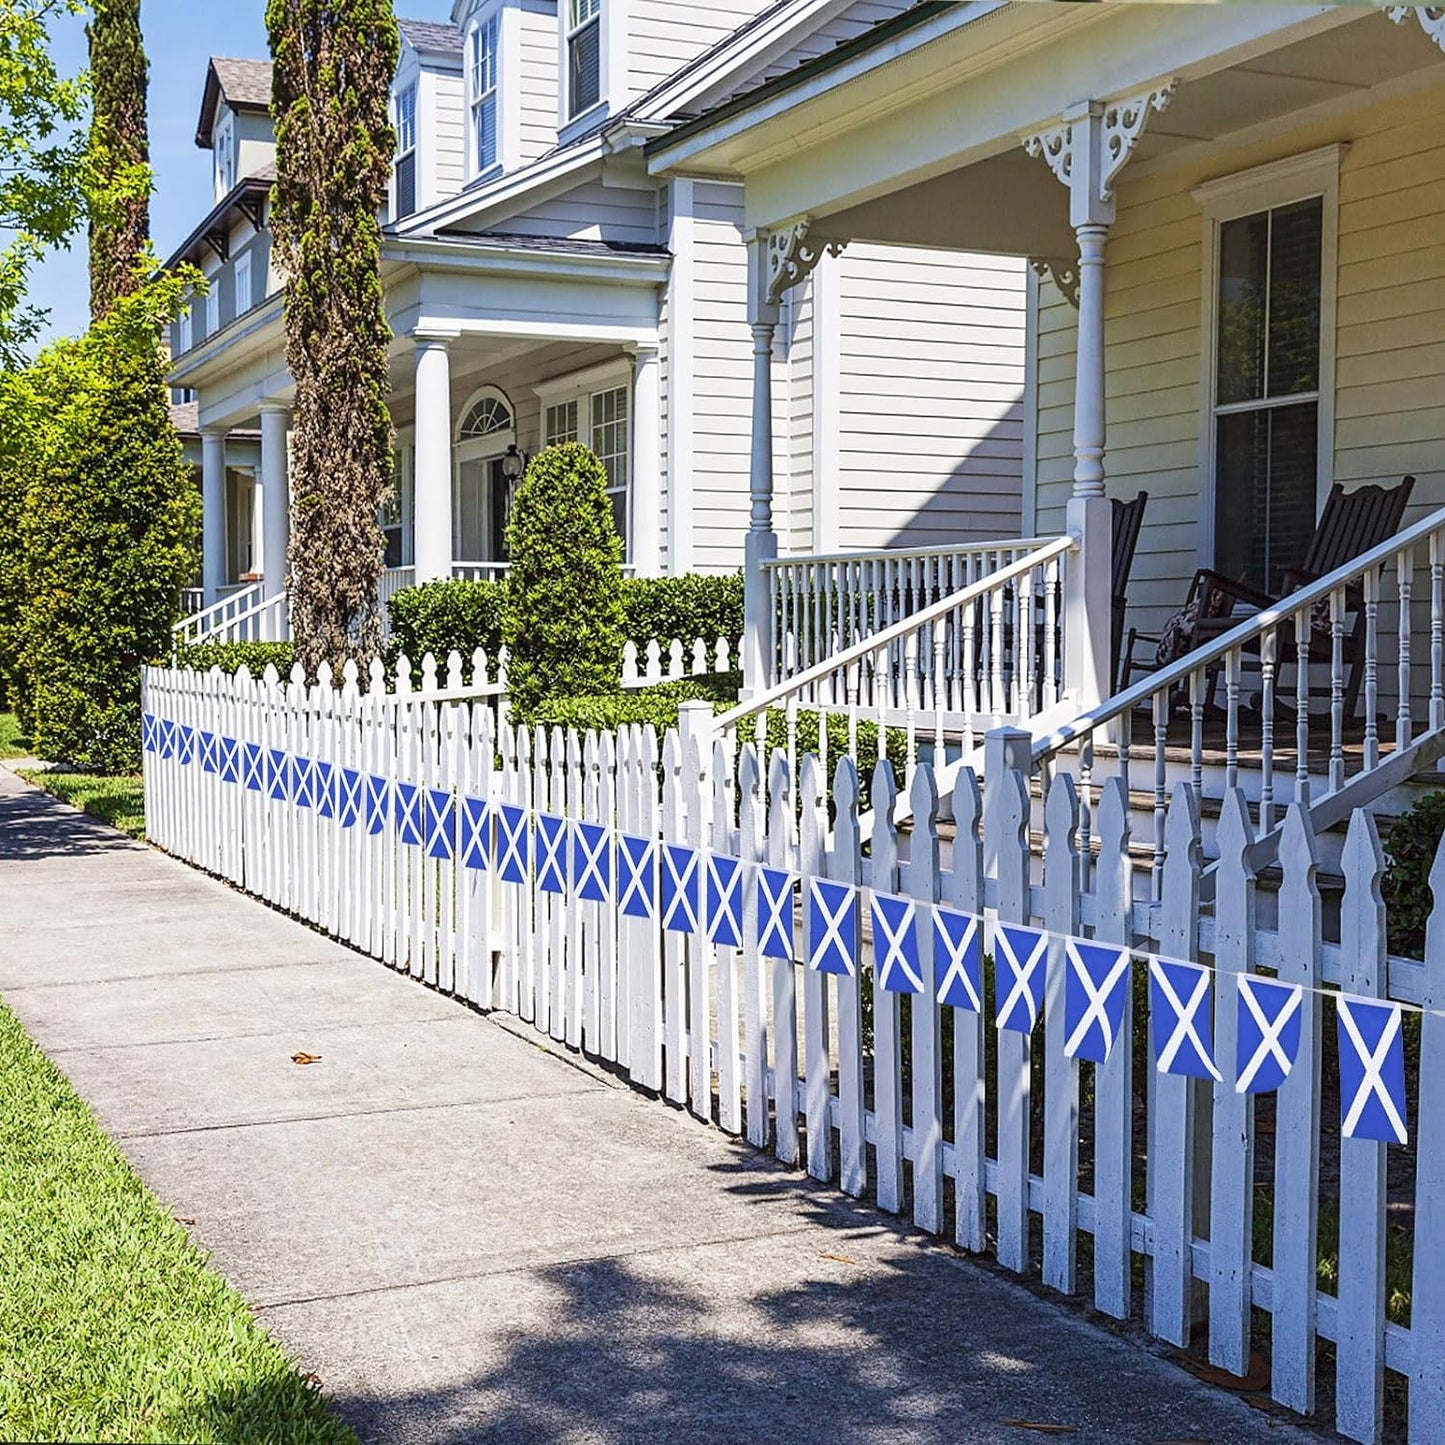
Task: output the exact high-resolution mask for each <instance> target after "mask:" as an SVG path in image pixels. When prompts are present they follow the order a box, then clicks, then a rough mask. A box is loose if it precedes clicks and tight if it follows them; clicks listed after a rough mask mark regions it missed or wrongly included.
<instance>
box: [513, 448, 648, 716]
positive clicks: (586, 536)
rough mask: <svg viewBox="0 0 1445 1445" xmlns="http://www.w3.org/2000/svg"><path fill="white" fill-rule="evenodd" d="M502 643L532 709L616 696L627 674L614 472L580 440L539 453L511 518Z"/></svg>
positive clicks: (519, 694)
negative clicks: (567, 698)
mask: <svg viewBox="0 0 1445 1445" xmlns="http://www.w3.org/2000/svg"><path fill="white" fill-rule="evenodd" d="M507 555H508V556H509V557H510V558H511V563H512V565H511V567H510V569H509V570H508V573H507V602H506V609H505V612H504V614H503V620H502V640H503V642H505V644H506V646H507V650H508V652H509V654H510V658H509V661H508V664H507V677H508V684H509V688H510V691H511V694H512V698H513V701H514V702H515V703H516V705H517V708H518V709H519V711H520V712H521V713H522V714H523V715H525V714H526V713H527V712H528V711H529V710H531V709H532V708H535V707H536V706H537V704H538V703H540V702H541V701H543V700H544V699H545V698H548V697H560V696H562V695H564V694H569V695H576V696H595V695H600V694H605V693H611V692H616V691H617V690H618V688H619V686H620V681H621V676H622V648H623V638H624V628H623V609H622V541H621V539H620V538H619V537H618V535H617V527H616V525H615V524H614V522H613V520H612V503H611V501H610V500H609V499H608V496H607V469H606V468H605V467H604V466H603V465H602V463H601V462H600V461H599V460H598V459H597V457H596V456H594V455H593V454H592V452H590V451H589V450H588V449H587V448H586V447H584V446H581V445H580V444H579V443H577V442H568V443H566V444H565V445H563V446H555V447H548V448H547V450H546V451H544V452H541V453H539V454H538V455H537V456H535V457H533V458H532V461H531V463H530V464H529V465H528V467H527V473H526V475H525V476H524V477H523V478H522V480H521V482H520V483H519V484H518V486H517V494H516V497H515V499H514V500H513V502H512V516H511V520H510V521H509V522H508V524H507Z"/></svg>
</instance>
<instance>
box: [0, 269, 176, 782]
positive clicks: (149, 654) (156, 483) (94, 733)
mask: <svg viewBox="0 0 1445 1445" xmlns="http://www.w3.org/2000/svg"><path fill="white" fill-rule="evenodd" d="M183 284H184V280H183V279H182V278H178V277H166V278H163V279H162V280H159V281H157V282H154V283H152V284H150V285H148V286H147V287H145V288H143V289H142V290H140V291H138V292H136V293H135V294H133V295H131V296H129V297H126V298H124V299H123V300H121V301H119V302H117V304H116V306H115V308H114V309H113V310H112V311H111V312H110V314H109V315H108V316H107V317H106V318H105V319H104V320H102V321H99V322H97V323H96V324H95V325H94V326H92V327H91V329H90V331H89V332H87V333H86V335H85V336H83V337H81V338H80V339H79V340H77V341H60V342H57V343H55V345H53V346H51V347H49V348H48V349H47V350H46V351H44V352H43V353H42V354H41V356H40V357H39V359H38V360H37V361H36V362H35V364H34V365H33V366H32V367H31V368H30V370H29V371H28V373H26V376H25V378H24V381H23V386H24V390H25V406H24V408H23V409H24V411H25V414H26V423H25V426H24V428H23V432H24V435H23V439H21V441H20V445H21V447H22V455H23V457H24V461H25V464H26V467H27V471H28V476H27V482H26V486H25V498H24V505H23V508H22V512H21V525H20V532H21V547H22V552H23V563H22V565H23V570H24V578H23V588H24V591H23V596H22V599H21V616H20V625H19V633H20V637H19V648H18V665H17V668H16V672H17V674H18V677H16V678H15V679H13V680H14V681H17V682H18V687H17V688H16V691H17V692H18V694H19V697H18V701H19V703H20V711H21V714H22V717H23V720H24V721H25V723H26V724H27V726H28V727H29V730H30V737H31V741H32V742H33V743H34V746H35V748H36V750H37V752H38V753H40V754H41V755H42V756H43V757H47V758H51V759H54V760H55V761H57V762H64V763H69V764H71V765H73V766H78V767H81V768H86V769H92V770H95V771H98V772H106V773H125V772H129V771H131V770H133V769H134V768H135V767H136V766H137V765H138V764H139V761H140V689H139V671H140V668H141V667H142V666H143V665H144V664H146V663H153V662H159V661H161V660H163V659H164V658H166V657H168V656H169V654H170V650H171V625H172V623H174V622H175V620H176V617H177V614H178V611H179V602H180V593H181V589H182V587H183V586H185V584H186V583H187V581H188V580H189V579H190V577H191V575H192V573H193V570H194V567H195V544H196V540H197V537H198V535H199V530H200V525H199V524H200V497H199V495H198V494H197V490H196V487H195V485H194V483H193V481H192V479H191V475H190V471H189V468H187V466H186V464H185V459H184V457H183V455H182V453H181V444H180V441H179V440H178V439H177V437H176V433H175V429H174V428H173V427H172V425H171V421H170V413H169V407H168V400H169V397H168V393H167V391H166V386H165V365H164V362H163V359H162V355H161V352H160V349H159V347H158V345H157V335H158V332H159V329H160V327H161V326H162V325H163V324H164V323H165V322H166V320H168V319H169V318H170V317H171V316H173V315H174V314H175V311H176V308H177V306H178V304H179V301H180V295H181V288H182V286H183Z"/></svg>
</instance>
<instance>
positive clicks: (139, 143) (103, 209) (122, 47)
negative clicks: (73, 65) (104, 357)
mask: <svg viewBox="0 0 1445 1445" xmlns="http://www.w3.org/2000/svg"><path fill="white" fill-rule="evenodd" d="M94 5H95V14H94V18H93V19H92V21H91V23H90V25H89V26H88V27H87V30H86V34H87V36H88V37H89V39H90V76H91V82H90V84H91V97H92V102H91V104H92V108H91V122H90V166H91V174H92V181H93V185H94V189H95V192H96V194H95V197H94V201H93V205H92V210H91V219H90V312H91V315H92V316H95V317H100V316H104V315H105V314H106V313H107V312H108V311H109V310H110V308H111V307H112V306H113V305H114V304H115V301H116V299H117V298H118V297H121V296H126V295H129V294H130V292H132V291H134V290H135V289H136V288H137V287H138V286H140V285H141V284H142V282H143V275H142V271H141V265H140V263H141V262H142V260H143V258H144V257H145V255H146V252H147V249H148V246H149V243H150V139H149V134H148V130H147V126H146V91H147V87H148V74H149V69H150V67H149V65H148V64H147V62H146V53H145V46H144V44H143V42H142V39H141V28H140V0H94Z"/></svg>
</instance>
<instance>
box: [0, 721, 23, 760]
mask: <svg viewBox="0 0 1445 1445" xmlns="http://www.w3.org/2000/svg"><path fill="white" fill-rule="evenodd" d="M29 756H30V743H29V740H28V739H27V738H26V737H25V735H24V733H22V732H21V730H20V720H19V719H18V718H17V717H16V716H15V714H14V713H13V712H0V758H28V757H29Z"/></svg>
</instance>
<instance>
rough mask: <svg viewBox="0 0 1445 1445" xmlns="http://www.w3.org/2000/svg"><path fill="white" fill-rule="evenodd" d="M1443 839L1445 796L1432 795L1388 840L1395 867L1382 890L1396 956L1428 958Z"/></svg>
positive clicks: (1398, 824) (1400, 822)
mask: <svg viewBox="0 0 1445 1445" xmlns="http://www.w3.org/2000/svg"><path fill="white" fill-rule="evenodd" d="M1442 835H1445V793H1431V794H1429V796H1428V797H1424V798H1421V800H1420V801H1419V802H1418V803H1416V804H1415V806H1414V807H1413V808H1411V809H1410V811H1409V812H1408V813H1406V814H1405V815H1404V816H1403V817H1400V818H1397V819H1396V820H1395V824H1394V826H1393V827H1392V828H1391V829H1390V832H1389V834H1388V836H1387V837H1386V838H1385V856H1386V858H1387V859H1388V861H1389V867H1388V869H1387V870H1386V873H1385V886H1384V889H1383V890H1382V891H1383V893H1384V895H1385V903H1386V905H1387V906H1388V909H1389V913H1388V918H1389V942H1390V952H1391V953H1396V954H1402V955H1404V956H1405V957H1406V958H1423V957H1424V956H1425V924H1426V922H1427V921H1428V920H1429V917H1430V910H1431V908H1432V907H1433V906H1434V899H1433V898H1432V896H1431V893H1430V870H1431V868H1433V867H1434V866H1435V853H1436V850H1437V849H1438V848H1439V847H1440V839H1441V836H1442ZM1441 901H1442V902H1445V899H1442V900H1441Z"/></svg>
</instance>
